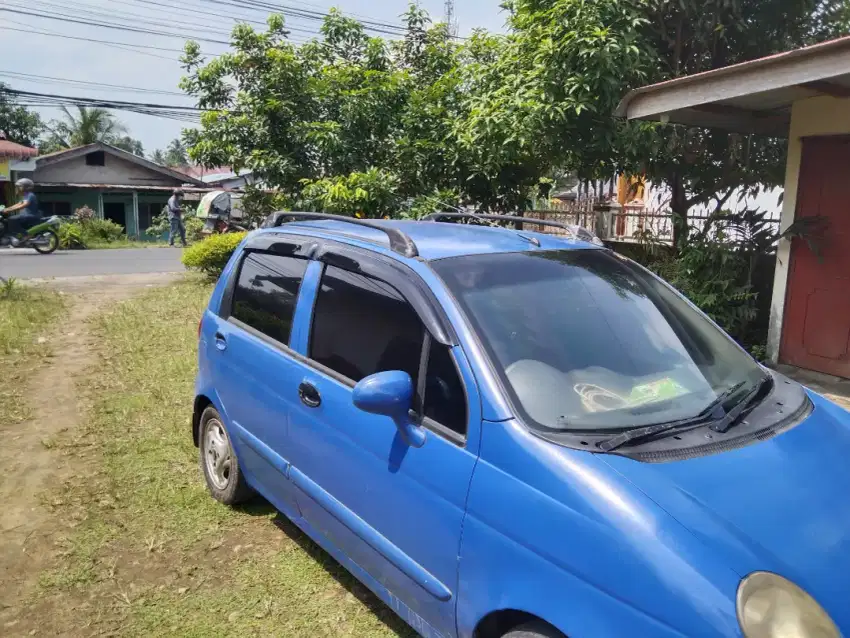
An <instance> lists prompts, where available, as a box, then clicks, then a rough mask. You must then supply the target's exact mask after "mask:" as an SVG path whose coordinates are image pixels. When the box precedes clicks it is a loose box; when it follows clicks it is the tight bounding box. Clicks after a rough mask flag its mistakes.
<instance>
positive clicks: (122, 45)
mask: <svg viewBox="0 0 850 638" xmlns="http://www.w3.org/2000/svg"><path fill="white" fill-rule="evenodd" d="M6 22H11V23H13V24H22V25H23V26H25V27H27V26H28V25H26V24H24V23H22V22H16V21H15V20H6ZM0 29H5V30H6V31H20V32H21V33H26V34H28V35H46V36H50V37H54V38H63V39H66V40H79V41H81V42H89V43H91V44H102V45H104V46H108V47H112V48H116V49H122V50H124V51H129V52H130V53H138V54H140V55H147V56H148V57H151V58H159V59H161V60H170V61H172V62H176V61H177V60H178V58H170V57H165V56H164V55H157V54H156V53H148V52H147V51H135V50H133V49H130V48H128V47H138V48H142V49H151V50H154V51H174V52H176V53H183V50H182V49H168V48H165V47H156V46H151V45H148V44H133V43H130V42H112V41H109V40H99V39H94V38H85V37H82V36H75V35H66V34H64V33H56V32H55V31H37V30H35V29H32V28H26V29H16V28H15V27H7V26H0ZM205 55H218V54H211V53H208V54H205Z"/></svg>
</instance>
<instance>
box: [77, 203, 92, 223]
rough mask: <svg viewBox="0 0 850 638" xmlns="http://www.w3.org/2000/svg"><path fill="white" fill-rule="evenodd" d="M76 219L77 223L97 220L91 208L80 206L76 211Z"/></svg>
mask: <svg viewBox="0 0 850 638" xmlns="http://www.w3.org/2000/svg"><path fill="white" fill-rule="evenodd" d="M74 217H75V218H76V219H77V221H80V222H87V221H90V220H92V219H94V218H95V214H94V210H92V209H91V208H89V207H88V206H80V207H79V208H78V209H77V210H75V211H74Z"/></svg>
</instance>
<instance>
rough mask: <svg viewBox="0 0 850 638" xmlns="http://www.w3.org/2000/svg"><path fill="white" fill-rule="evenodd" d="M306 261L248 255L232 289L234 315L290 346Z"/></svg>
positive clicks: (257, 254)
mask: <svg viewBox="0 0 850 638" xmlns="http://www.w3.org/2000/svg"><path fill="white" fill-rule="evenodd" d="M306 268H307V262H306V261H305V260H303V259H295V258H293V257H283V256H280V255H265V254H261V253H249V254H248V256H247V257H245V260H244V261H243V262H242V267H241V268H240V269H239V279H238V280H237V282H236V286H235V288H234V290H233V310H232V312H231V314H232V316H233V317H234V318H235V319H238V320H239V321H241V322H243V323H246V324H248V325H249V326H251V327H252V328H254V329H256V330H259V331H260V332H262V333H263V334H266V335H268V336H269V337H271V338H272V339H276V340H277V341H280V342H281V343H289V333H290V332H291V331H292V315H293V314H294V313H295V302H296V300H297V299H298V288H299V286H300V285H301V279H302V278H303V277H304V270H305V269H306Z"/></svg>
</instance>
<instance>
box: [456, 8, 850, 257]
mask: <svg viewBox="0 0 850 638" xmlns="http://www.w3.org/2000/svg"><path fill="white" fill-rule="evenodd" d="M848 6H850V3H848V2H847V0H596V1H594V2H593V3H586V2H583V1H582V0H512V1H509V2H508V3H507V4H506V7H507V8H508V10H509V11H510V14H511V15H510V19H509V23H510V26H511V28H512V31H511V33H510V34H509V35H508V44H507V48H506V55H504V56H501V57H500V58H499V59H498V60H497V61H496V62H495V64H494V66H493V67H492V70H493V71H494V72H495V74H496V76H495V80H494V81H493V82H492V83H491V84H490V85H489V86H486V87H485V90H484V91H482V92H481V94H480V95H479V96H477V97H476V99H477V100H479V101H480V106H479V107H478V109H477V111H476V113H477V115H476V116H475V117H473V118H472V120H471V122H469V123H467V124H465V125H466V126H472V131H473V133H474V134H477V137H473V140H475V141H476V142H477V141H478V140H479V139H482V138H483V139H487V136H488V135H489V136H492V141H490V142H489V143H488V144H487V145H486V148H487V149H489V152H490V153H493V152H499V146H498V144H499V142H500V140H507V141H508V144H507V146H504V147H502V150H501V152H508V153H517V154H522V153H527V152H528V151H527V148H526V146H527V147H530V146H532V145H533V146H536V147H537V148H538V149H539V150H538V153H540V154H541V155H543V156H544V157H549V158H552V159H554V160H555V161H556V162H557V163H558V164H559V165H560V166H562V167H565V168H568V169H572V170H574V171H575V172H576V173H577V175H578V176H579V177H580V178H582V179H593V178H596V177H606V178H608V177H610V176H612V175H613V174H615V173H617V172H622V171H646V174H647V176H648V177H649V178H650V179H652V180H653V181H655V182H656V183H658V182H660V183H663V184H666V185H667V186H668V187H669V188H670V192H671V204H670V205H671V209H672V211H673V214H674V228H675V236H676V241H675V243H676V245H677V246H678V245H680V244H681V243H682V242H683V241H686V240H687V237H688V233H687V232H686V231H687V226H688V223H687V213H688V210H689V209H690V208H691V207H693V206H696V205H700V204H702V205H705V204H709V203H711V202H713V203H714V206H715V208H716V209H717V210H720V209H721V208H722V206H723V205H724V204H725V203H726V202H727V201H728V199H729V197H731V196H732V194H733V192H735V191H736V189H739V188H743V190H744V192H748V193H753V192H756V191H758V190H761V189H764V188H769V187H772V186H775V185H778V184H780V183H781V181H782V177H783V170H784V154H785V143H784V141H783V140H776V139H770V138H764V137H761V136H756V135H738V134H732V133H726V132H723V131H714V130H702V129H693V128H690V129H688V128H684V127H680V126H675V125H669V126H655V125H650V124H641V123H626V122H621V121H617V120H614V119H613V118H611V117H609V114H610V113H611V112H612V111H613V109H614V108H615V106H616V104H617V103H618V101H619V100H620V99H621V98H622V97H623V96H624V95H625V94H626V93H627V92H628V90H629V89H631V88H636V87H637V86H640V85H642V84H645V83H648V82H656V81H661V80H665V79H670V78H672V77H677V76H680V75H684V74H692V73H698V72H701V71H707V70H710V69H715V68H719V67H722V66H726V65H729V64H734V63H736V62H742V61H745V60H751V59H754V58H758V57H762V56H765V55H770V54H773V53H777V52H780V51H785V50H789V49H792V48H795V47H800V46H804V45H806V44H812V43H814V42H819V41H822V40H824V39H827V38H829V37H834V36H836V35H839V34H843V33H847V31H848V28H847V27H848V15H850V11H848ZM500 76H501V77H504V78H507V79H506V80H505V81H503V82H501V81H499V79H498V78H499V77H500ZM486 77H487V76H484V78H485V80H486ZM510 130H515V131H516V132H517V133H516V135H515V137H514V138H511V137H510V136H508V135H507V134H506V133H507V131H510ZM523 144H525V145H526V146H523Z"/></svg>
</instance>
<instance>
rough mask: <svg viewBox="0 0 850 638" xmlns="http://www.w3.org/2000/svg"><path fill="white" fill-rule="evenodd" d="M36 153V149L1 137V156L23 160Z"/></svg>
mask: <svg viewBox="0 0 850 638" xmlns="http://www.w3.org/2000/svg"><path fill="white" fill-rule="evenodd" d="M36 155H38V151H37V150H36V149H34V148H30V147H29V146H24V145H23V144H18V143H16V142H12V141H10V140H6V139H3V138H2V137H0V158H2V159H15V160H23V159H29V158H31V157H35V156H36Z"/></svg>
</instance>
